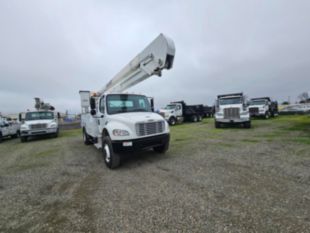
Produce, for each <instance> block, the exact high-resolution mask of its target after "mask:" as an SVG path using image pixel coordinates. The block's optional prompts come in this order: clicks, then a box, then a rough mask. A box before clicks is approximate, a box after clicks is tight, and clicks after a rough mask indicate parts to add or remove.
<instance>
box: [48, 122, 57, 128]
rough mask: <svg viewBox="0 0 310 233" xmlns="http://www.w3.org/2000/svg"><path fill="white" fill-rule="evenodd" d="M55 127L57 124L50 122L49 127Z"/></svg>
mask: <svg viewBox="0 0 310 233" xmlns="http://www.w3.org/2000/svg"><path fill="white" fill-rule="evenodd" d="M56 127H57V124H55V123H52V124H50V126H49V128H56Z"/></svg>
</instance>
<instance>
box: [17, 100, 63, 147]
mask: <svg viewBox="0 0 310 233" xmlns="http://www.w3.org/2000/svg"><path fill="white" fill-rule="evenodd" d="M35 101H36V103H35V108H36V111H28V112H26V113H20V114H19V121H20V122H22V125H21V127H20V140H21V142H26V141H27V140H28V138H30V137H35V136H43V135H51V136H54V137H58V132H59V126H58V118H59V113H57V112H54V110H55V109H54V107H53V106H51V105H50V104H48V103H44V102H43V101H41V100H40V99H39V98H35Z"/></svg>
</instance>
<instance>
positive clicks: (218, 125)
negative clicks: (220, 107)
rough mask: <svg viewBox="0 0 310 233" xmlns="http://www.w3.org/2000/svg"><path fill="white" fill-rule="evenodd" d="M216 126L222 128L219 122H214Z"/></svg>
mask: <svg viewBox="0 0 310 233" xmlns="http://www.w3.org/2000/svg"><path fill="white" fill-rule="evenodd" d="M214 126H215V128H217V129H219V128H221V124H220V123H219V122H217V121H214Z"/></svg>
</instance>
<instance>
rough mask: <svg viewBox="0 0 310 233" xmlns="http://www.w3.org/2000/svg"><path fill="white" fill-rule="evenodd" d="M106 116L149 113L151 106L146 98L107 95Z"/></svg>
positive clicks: (141, 96) (140, 96)
mask: <svg viewBox="0 0 310 233" xmlns="http://www.w3.org/2000/svg"><path fill="white" fill-rule="evenodd" d="M107 110H108V114H116V113H125V112H151V106H150V103H149V101H148V99H147V97H145V96H143V95H127V94H120V95H116V94H115V95H108V96H107Z"/></svg>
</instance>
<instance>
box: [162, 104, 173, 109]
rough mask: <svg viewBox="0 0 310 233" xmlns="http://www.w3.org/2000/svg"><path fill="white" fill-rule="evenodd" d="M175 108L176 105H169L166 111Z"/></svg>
mask: <svg viewBox="0 0 310 233" xmlns="http://www.w3.org/2000/svg"><path fill="white" fill-rule="evenodd" d="M175 107H176V105H175V104H169V105H167V106H166V107H165V108H164V109H168V110H171V109H175Z"/></svg>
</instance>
